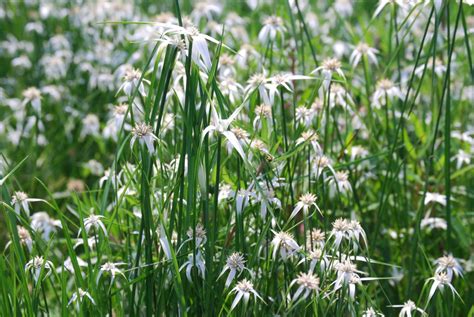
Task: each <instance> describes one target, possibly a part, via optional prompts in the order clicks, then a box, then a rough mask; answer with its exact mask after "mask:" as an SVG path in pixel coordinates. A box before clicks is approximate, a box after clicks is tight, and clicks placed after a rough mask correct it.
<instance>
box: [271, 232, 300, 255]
mask: <svg viewBox="0 0 474 317" xmlns="http://www.w3.org/2000/svg"><path fill="white" fill-rule="evenodd" d="M272 231H273V230H272ZM273 233H274V234H275V237H274V238H273V240H272V245H273V258H274V259H275V258H276V253H277V252H278V251H280V256H281V258H282V259H283V261H286V260H287V259H288V258H290V257H292V256H293V255H294V254H295V253H296V252H298V251H299V250H300V246H299V245H298V243H296V241H295V240H294V239H293V236H292V235H291V234H289V233H287V232H283V231H281V232H278V233H276V232H274V231H273Z"/></svg>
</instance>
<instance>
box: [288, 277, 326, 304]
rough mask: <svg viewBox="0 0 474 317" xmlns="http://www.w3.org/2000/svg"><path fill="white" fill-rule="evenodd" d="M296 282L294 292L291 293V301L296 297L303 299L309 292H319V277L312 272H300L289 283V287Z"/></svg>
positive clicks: (296, 298) (294, 300)
mask: <svg viewBox="0 0 474 317" xmlns="http://www.w3.org/2000/svg"><path fill="white" fill-rule="evenodd" d="M295 284H297V285H298V288H297V289H296V292H295V294H293V298H292V300H293V302H296V301H297V300H298V299H301V300H305V299H306V298H307V297H308V296H309V295H310V294H312V293H316V294H317V293H318V292H319V278H318V277H317V276H315V275H314V274H313V273H312V272H309V273H300V274H298V276H297V278H296V279H294V280H293V281H292V282H291V283H290V287H291V286H293V285H295Z"/></svg>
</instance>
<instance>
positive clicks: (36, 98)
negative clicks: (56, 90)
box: [23, 87, 42, 114]
mask: <svg viewBox="0 0 474 317" xmlns="http://www.w3.org/2000/svg"><path fill="white" fill-rule="evenodd" d="M23 98H24V99H23V105H26V104H27V103H30V104H31V106H32V107H33V110H34V111H35V112H36V113H37V114H41V98H42V96H41V91H40V90H39V89H38V88H36V87H30V88H27V89H25V90H24V91H23Z"/></svg>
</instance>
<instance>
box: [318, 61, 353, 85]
mask: <svg viewBox="0 0 474 317" xmlns="http://www.w3.org/2000/svg"><path fill="white" fill-rule="evenodd" d="M341 66H342V65H341V62H340V61H339V60H338V59H337V58H329V59H326V60H324V61H323V63H322V65H321V66H319V67H317V68H316V69H315V70H313V71H312V72H311V74H314V73H318V72H321V75H322V76H323V87H324V89H326V90H327V89H328V87H329V84H330V83H331V80H332V76H333V74H338V75H339V76H340V77H341V78H342V79H344V80H345V79H346V77H345V76H344V73H343V72H342V69H341Z"/></svg>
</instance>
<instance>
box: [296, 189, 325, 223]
mask: <svg viewBox="0 0 474 317" xmlns="http://www.w3.org/2000/svg"><path fill="white" fill-rule="evenodd" d="M316 199H317V197H316V195H314V194H311V193H306V194H303V195H301V196H300V199H299V201H298V202H297V203H296V206H295V208H294V209H293V212H292V213H291V215H290V219H293V217H295V216H296V215H297V214H298V212H300V210H303V214H304V215H307V214H308V211H309V209H310V208H311V207H312V206H314V207H315V208H316V209H317V210H318V211H319V213H320V214H322V212H321V209H319V207H318V205H317V204H316Z"/></svg>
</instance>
